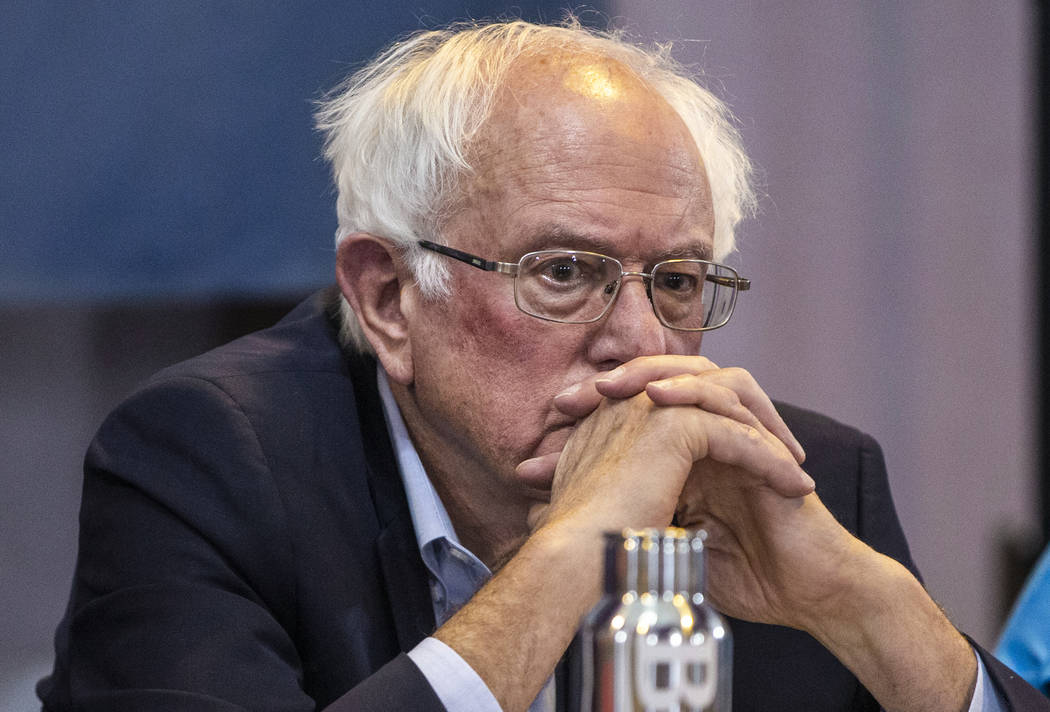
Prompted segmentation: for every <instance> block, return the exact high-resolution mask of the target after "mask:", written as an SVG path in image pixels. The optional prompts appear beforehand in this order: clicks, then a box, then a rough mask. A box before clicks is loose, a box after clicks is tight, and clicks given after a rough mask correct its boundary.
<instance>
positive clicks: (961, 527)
mask: <svg viewBox="0 0 1050 712" xmlns="http://www.w3.org/2000/svg"><path fill="white" fill-rule="evenodd" d="M562 6H563V3H560V2H520V1H519V2H515V3H500V2H481V1H478V2H452V1H448V2H435V1H426V2H424V1H423V0H418V1H416V2H389V1H380V0H374V1H373V0H357V1H356V2H335V1H333V0H318V1H316V2H309V3H296V4H294V5H293V4H290V3H278V2H257V1H252V0H226V1H225V2H205V1H203V0H178V1H177V2H168V3H161V2H140V3H117V2H107V1H104V0H100V1H99V2H89V3H61V2H49V3H48V2H45V3H31V2H17V1H16V2H11V1H10V0H7V1H4V2H0V10H2V15H3V18H4V21H3V23H0V107H2V108H0V487H2V490H0V491H2V492H3V495H2V496H0V708H3V709H12V710H15V709H32V708H33V707H34V704H35V703H34V698H33V697H32V693H31V690H32V684H33V682H34V681H35V679H36V678H38V677H39V676H41V675H43V674H46V672H47V671H48V669H49V666H50V663H51V656H52V651H51V636H52V634H53V631H54V627H55V625H56V624H57V622H58V620H59V618H60V617H61V615H62V612H63V607H64V605H65V599H66V595H67V593H68V588H69V583H70V579H71V574H72V570H73V564H74V560H75V555H76V529H77V522H76V520H77V508H78V502H79V493H80V478H81V474H80V465H81V458H82V457H83V453H84V450H85V448H86V446H87V444H88V442H89V440H90V438H91V435H92V433H93V432H94V430H95V429H96V428H97V427H98V425H99V424H100V422H101V420H102V418H103V417H104V416H105V414H106V413H107V412H108V411H109V410H110V409H111V408H112V407H113V406H114V405H116V404H117V403H118V402H119V401H120V399H121V398H122V396H123V395H125V394H126V393H127V392H128V391H129V390H130V389H131V388H132V387H133V386H134V385H135V384H136V383H137V382H139V381H140V380H142V379H143V378H145V377H147V376H148V375H149V374H150V373H152V372H153V371H155V370H156V369H158V368H160V367H161V366H164V365H167V364H169V363H172V362H174V361H177V360H181V359H183V358H186V357H188V356H191V355H193V354H195V353H199V352H201V351H203V350H205V349H208V348H211V347H212V346H215V345H218V344H219V343H222V342H224V341H226V340H228V339H230V338H232V337H234V336H236V335H238V334H240V333H244V332H247V331H250V330H253V329H256V328H261V327H262V326H265V325H267V324H269V323H271V322H272V321H274V320H275V319H277V318H278V317H279V316H280V315H281V314H283V313H284V312H285V311H287V310H288V309H289V308H291V306H292V305H294V303H295V302H296V301H297V300H299V299H300V298H301V297H303V296H305V295H306V294H309V293H310V292H311V291H313V290H314V289H316V288H318V287H320V286H323V285H325V284H327V283H329V282H330V281H331V279H332V260H333V234H334V230H335V224H336V223H335V214H334V207H333V200H334V197H333V194H332V191H331V189H330V187H329V182H328V174H327V170H326V167H325V166H324V164H323V163H322V161H321V160H320V158H319V155H320V139H319V137H318V135H317V134H316V133H315V132H314V131H313V129H312V122H311V112H312V108H313V102H314V101H315V100H316V99H318V98H319V97H320V96H321V94H322V93H323V92H324V91H325V90H326V89H329V88H331V87H332V86H333V85H334V84H336V83H337V82H338V81H339V80H340V79H341V78H343V77H344V76H345V75H346V74H347V73H348V72H349V71H351V70H352V69H353V68H354V67H356V66H358V65H359V63H360V62H361V61H363V60H364V59H366V58H368V57H369V56H370V55H372V54H373V53H374V52H375V51H376V50H377V49H378V48H379V47H381V46H382V45H384V44H386V43H387V42H389V41H390V40H392V39H393V38H394V37H396V36H397V35H399V34H401V33H403V32H405V31H411V30H415V29H420V28H426V27H433V26H436V25H440V24H442V23H444V22H447V21H449V20H453V19H465V18H471V17H473V18H486V17H494V16H501V15H507V14H513V15H516V16H524V17H526V18H528V19H540V20H544V19H546V20H554V19H558V18H559V17H560V16H561V14H562V9H561V8H562ZM1041 6H1042V3H1038V2H1036V0H1002V1H1001V2H998V3H985V2H956V3H943V2H940V1H935V0H912V2H906V3H905V2H870V1H869V0H843V1H838V2H830V1H816V0H814V1H813V2H805V3H783V2H778V1H776V0H747V1H744V2H741V1H740V0H710V1H707V0H608V1H607V2H599V3H590V4H589V5H587V6H581V5H574V6H573V7H575V8H576V9H577V10H578V11H581V12H582V17H583V19H584V20H585V21H586V22H588V23H592V24H597V25H605V24H606V21H607V19H609V18H612V20H613V23H614V24H615V25H617V26H621V27H626V28H627V29H628V31H629V32H630V34H631V35H633V36H634V37H635V38H636V39H638V40H640V41H642V42H653V41H659V42H673V43H674V54H675V56H676V57H677V58H678V59H679V60H680V61H682V62H683V63H685V64H687V65H690V66H691V67H692V68H693V69H695V70H697V71H702V73H703V75H704V76H705V81H706V82H707V83H708V85H709V86H711V87H712V88H713V89H714V90H715V91H716V93H718V94H719V95H721V96H722V97H723V98H725V99H727V100H728V101H729V102H730V104H731V105H732V107H733V110H734V111H735V113H736V114H737V116H738V118H739V119H740V122H741V130H742V133H743V135H744V139H745V143H746V144H747V146H748V147H749V149H750V151H751V154H752V157H753V158H754V160H755V162H756V164H757V165H758V167H759V169H760V176H759V177H760V188H761V192H762V196H763V198H762V203H761V211H760V214H759V215H758V217H757V218H756V219H754V220H751V221H749V222H747V223H745V224H744V226H743V227H742V229H741V232H740V238H739V252H738V253H737V254H736V255H735V256H734V257H733V258H732V260H731V262H732V263H733V264H734V265H736V266H737V267H739V268H740V269H741V271H742V272H743V273H744V274H745V275H746V276H748V277H750V278H751V279H752V280H753V284H754V287H753V291H751V292H750V293H747V294H744V295H743V297H742V299H741V302H740V304H739V306H738V313H737V314H736V316H735V317H734V320H733V322H732V324H731V325H730V326H729V327H727V328H726V329H723V330H722V331H720V332H715V333H713V334H710V335H709V336H708V337H707V339H706V340H705V344H704V346H705V353H707V355H709V356H711V357H712V358H714V359H715V360H716V361H718V362H719V363H721V364H723V365H730V364H735V365H741V366H744V367H746V368H748V369H750V370H751V371H752V372H753V373H754V374H755V376H756V377H757V378H758V380H759V382H760V383H762V384H763V385H764V386H765V388H766V389H767V391H769V392H770V393H771V394H772V395H773V396H774V397H775V398H778V399H782V400H787V401H791V402H794V403H796V404H798V405H802V406H806V407H810V408H814V409H817V410H821V411H823V412H825V413H827V414H829V415H832V416H833V417H835V418H837V419H839V420H842V421H845V422H848V423H850V424H852V425H855V426H857V427H859V428H861V429H863V430H866V431H867V432H869V433H871V434H872V435H874V436H875V437H876V438H877V439H878V440H879V441H880V442H881V444H882V445H883V448H884V450H885V452H886V459H887V462H888V465H889V468H890V476H891V482H892V485H893V488H894V492H895V496H896V501H897V506H898V510H899V512H900V515H901V519H902V521H903V524H904V528H905V531H906V533H907V534H908V536H909V539H910V541H911V544H912V550H913V554H914V555H915V558H916V561H917V562H918V564H919V566H920V568H921V569H922V571H923V573H924V576H925V580H926V583H927V586H928V588H929V589H930V591H931V593H932V594H933V596H934V597H935V598H936V599H937V600H938V601H939V602H940V603H941V604H942V605H943V606H944V607H945V609H946V610H947V612H948V614H949V615H950V616H951V618H952V619H953V620H954V621H955V622H956V624H957V625H959V626H960V627H961V628H962V629H963V630H965V631H967V632H969V633H970V634H971V635H973V636H974V637H975V638H976V639H977V640H978V642H981V643H983V644H985V645H993V644H994V642H995V638H996V635H997V633H998V630H999V626H1000V625H1001V622H1002V619H1003V617H1004V615H1005V613H1006V611H1007V610H1008V607H1009V605H1010V602H1011V601H1012V597H1013V595H1014V593H1015V592H1016V588H1017V586H1018V585H1019V583H1020V581H1021V579H1022V578H1023V576H1024V574H1025V573H1026V571H1027V567H1028V566H1029V565H1030V562H1031V560H1032V558H1033V557H1034V555H1035V553H1036V552H1038V550H1039V548H1040V547H1041V545H1042V542H1043V541H1044V538H1045V534H1046V526H1045V521H1046V520H1045V517H1046V507H1045V505H1044V501H1045V497H1046V492H1047V491H1048V490H1047V487H1046V486H1045V481H1046V468H1045V466H1044V459H1045V448H1044V445H1043V439H1044V438H1045V434H1046V432H1047V428H1046V420H1045V416H1044V412H1045V410H1046V409H1045V407H1044V403H1045V395H1044V394H1045V392H1046V388H1045V385H1044V383H1043V381H1042V379H1041V377H1040V375H1041V373H1042V372H1043V371H1044V370H1045V369H1044V368H1043V359H1044V356H1043V354H1045V353H1046V349H1045V348H1044V347H1043V344H1044V342H1045V339H1046V333H1047V332H1046V328H1045V325H1044V323H1045V320H1046V317H1045V314H1044V312H1043V311H1042V309H1043V302H1044V301H1045V297H1044V296H1043V295H1044V294H1045V292H1044V291H1043V287H1042V286H1041V285H1042V280H1043V275H1044V273H1045V270H1046V267H1045V265H1044V263H1043V261H1044V260H1045V259H1046V258H1045V257H1044V256H1043V253H1044V252H1045V251H1046V250H1045V249H1041V244H1045V242H1042V241H1041V237H1040V236H1041V234H1043V231H1044V228H1043V219H1042V215H1041V212H1040V210H1041V204H1042V202H1044V201H1043V200H1041V199H1040V198H1041V197H1045V196H1046V188H1045V184H1044V182H1043V181H1044V176H1043V171H1042V165H1043V164H1045V160H1043V159H1042V158H1041V156H1042V155H1043V154H1042V153H1041V150H1042V148H1041V144H1040V139H1039V136H1040V131H1039V130H1038V129H1039V128H1040V127H1041V126H1042V125H1043V122H1044V115H1045V111H1044V110H1043V109H1042V102H1043V101H1044V99H1043V98H1042V97H1041V96H1040V95H1039V93H1038V92H1037V87H1038V86H1039V73H1038V67H1039V66H1040V62H1042V61H1043V59H1042V53H1043V51H1044V50H1043V48H1042V43H1041V37H1042V35H1043V33H1042V32H1041V30H1040V27H1041V24H1040V23H1043V22H1045V18H1044V17H1043V14H1042V10H1041Z"/></svg>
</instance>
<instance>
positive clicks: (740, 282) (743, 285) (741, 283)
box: [705, 274, 751, 292]
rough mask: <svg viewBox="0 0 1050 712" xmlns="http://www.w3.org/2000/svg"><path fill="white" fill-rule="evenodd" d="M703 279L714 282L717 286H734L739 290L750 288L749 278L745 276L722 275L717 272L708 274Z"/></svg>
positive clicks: (743, 290) (744, 290)
mask: <svg viewBox="0 0 1050 712" xmlns="http://www.w3.org/2000/svg"><path fill="white" fill-rule="evenodd" d="M705 279H706V280H707V281H708V282H714V283H715V284H717V285H718V286H719V287H736V288H737V289H738V290H740V291H741V292H746V291H747V290H749V289H751V280H750V279H747V278H745V277H723V276H722V275H718V274H709V275H707V277H705Z"/></svg>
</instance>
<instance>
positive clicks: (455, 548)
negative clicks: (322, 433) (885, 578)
mask: <svg viewBox="0 0 1050 712" xmlns="http://www.w3.org/2000/svg"><path fill="white" fill-rule="evenodd" d="M376 370H377V376H376V379H377V383H378V384H379V395H380V397H381V398H382V401H383V414H384V416H385V417H386V426H387V430H388V432H389V433H390V442H391V443H392V444H393V446H394V454H395V456H396V457H397V464H398V467H399V469H400V471H401V479H402V481H403V482H404V485H405V496H406V497H407V498H408V509H409V512H410V513H411V515H412V525H413V527H414V528H415V530H416V543H417V544H418V546H419V553H420V555H421V556H422V558H423V563H424V565H426V567H427V570H428V571H429V572H430V597H431V601H432V602H433V605H434V620H435V621H436V622H437V625H438V626H439V627H440V626H441V625H442V624H443V623H444V622H445V621H447V620H448V619H449V618H451V617H452V615H453V614H454V613H455V612H456V611H458V610H459V609H460V608H461V607H462V606H463V605H464V604H465V603H466V602H467V601H469V600H470V599H471V597H472V596H473V595H474V594H475V593H477V592H478V591H479V590H480V589H481V587H482V586H483V585H484V584H485V582H486V581H488V580H489V578H491V577H492V572H491V571H489V569H488V567H487V566H485V564H483V563H482V562H481V560H480V559H479V558H478V557H476V556H475V555H474V554H473V553H471V552H470V551H468V550H467V549H466V548H465V547H464V546H463V545H462V544H460V543H459V538H458V537H457V536H456V530H455V528H454V527H453V526H452V520H451V519H449V516H448V511H447V510H446V509H445V505H444V504H442V502H441V498H440V497H438V494H437V491H436V490H435V489H434V485H433V484H432V483H431V482H430V478H429V477H427V473H426V471H425V470H424V469H423V463H422V462H421V461H420V459H419V453H417V452H416V448H415V447H414V446H413V445H412V440H411V438H409V436H408V430H407V428H405V423H404V420H403V419H402V418H401V410H400V409H399V408H398V407H397V402H396V401H395V400H394V395H393V393H391V391H390V384H389V383H388V382H387V379H386V372H385V371H383V368H382V367H381V366H380V367H377V369H376ZM974 654H975V655H976V651H975V653H974ZM408 656H409V657H410V658H411V659H412V662H414V663H415V664H416V666H417V667H418V668H419V669H420V671H421V672H422V673H423V675H424V676H425V677H426V678H427V682H429V683H430V686H431V687H433V688H434V692H435V693H436V694H437V696H438V699H440V700H441V703H442V704H443V705H445V708H446V709H448V710H450V711H454V712H501V709H500V706H499V702H498V701H497V700H496V698H495V696H494V695H493V694H492V692H491V691H490V690H489V689H488V687H487V686H486V685H485V682H484V681H483V680H482V679H481V677H480V676H479V675H478V674H477V673H476V672H474V669H473V668H472V667H470V665H469V664H468V663H467V662H466V661H465V660H464V659H463V658H461V657H460V656H459V654H458V653H457V652H456V651H455V650H453V649H452V648H450V647H448V646H447V645H445V644H444V643H442V642H441V641H440V640H438V639H437V638H426V639H424V640H423V641H422V642H420V643H419V645H417V646H416V647H414V648H412V650H410V651H408ZM977 666H978V674H977V687H976V689H975V690H974V694H973V699H972V700H971V701H970V707H969V710H968V712H1002V710H1003V707H1002V705H1001V703H1000V701H999V699H998V695H997V694H996V693H995V691H994V690H995V688H994V687H993V686H992V684H991V683H990V682H989V680H988V673H987V671H986V670H985V669H984V663H982V662H981V658H980V656H977ZM989 690H990V691H991V693H990V694H989V693H988V692H986V691H989ZM529 712H555V690H554V678H553V677H552V678H551V679H550V680H548V681H547V685H546V686H545V687H544V689H543V691H542V692H541V693H540V696H539V697H537V698H536V701H535V702H533V703H532V705H531V706H530V707H529Z"/></svg>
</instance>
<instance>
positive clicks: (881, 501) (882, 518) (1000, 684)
mask: <svg viewBox="0 0 1050 712" xmlns="http://www.w3.org/2000/svg"><path fill="white" fill-rule="evenodd" d="M860 473H861V479H860V483H861V490H862V496H861V498H860V503H861V506H860V513H859V517H858V520H859V530H860V534H861V538H862V539H864V540H865V541H867V542H868V543H869V544H871V545H872V546H873V547H874V548H875V549H877V550H879V551H881V552H883V553H885V554H888V555H889V556H892V557H893V558H895V559H897V560H898V561H900V562H902V563H904V564H905V565H906V566H907V567H908V568H909V569H911V570H912V571H913V572H915V574H916V575H917V576H918V570H917V568H916V566H915V563H914V562H913V561H912V558H911V553H910V552H909V551H908V547H907V543H906V541H905V538H904V533H903V531H902V530H901V526H900V522H899V520H898V519H897V515H896V511H895V509H894V507H893V499H892V497H891V495H890V490H889V481H888V478H887V476H886V465H885V462H884V460H883V456H882V450H881V448H880V447H879V445H878V443H876V442H875V440H874V439H872V438H871V437H869V436H867V435H864V436H863V441H862V444H861V449H860ZM967 640H969V641H970V644H971V645H973V646H974V649H975V650H976V651H977V654H978V655H980V656H981V660H982V662H984V665H985V669H986V670H987V671H988V676H989V678H990V679H991V681H992V684H993V685H994V686H995V688H996V690H997V691H998V693H999V694H1000V696H1001V699H1002V700H1003V701H1004V702H1005V703H1006V705H1007V709H1008V710H1011V711H1013V712H1028V711H1029V710H1031V711H1032V712H1036V711H1037V710H1045V711H1046V712H1050V699H1047V698H1046V697H1044V696H1043V695H1042V694H1040V693H1039V692H1038V691H1037V690H1035V689H1034V688H1033V687H1032V686H1031V685H1029V684H1028V683H1027V682H1025V681H1024V680H1023V679H1022V678H1021V677H1020V676H1019V675H1017V673H1015V672H1014V671H1013V670H1011V669H1010V668H1008V667H1007V666H1005V665H1004V664H1003V663H1001V662H1000V661H999V660H998V659H997V658H995V656H993V655H992V654H991V653H989V652H988V651H987V650H985V649H984V648H982V647H981V646H979V645H977V643H975V642H974V641H973V640H972V639H970V638H969V637H968V636H967ZM990 693H991V691H990V690H988V691H986V694H990Z"/></svg>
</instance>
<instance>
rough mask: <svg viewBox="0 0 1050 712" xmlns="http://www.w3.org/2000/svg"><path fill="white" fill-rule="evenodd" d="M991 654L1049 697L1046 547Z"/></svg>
mask: <svg viewBox="0 0 1050 712" xmlns="http://www.w3.org/2000/svg"><path fill="white" fill-rule="evenodd" d="M995 655H996V657H998V658H999V659H1000V660H1002V661H1003V662H1004V663H1006V664H1007V665H1009V666H1010V667H1011V668H1013V669H1014V670H1016V671H1017V674H1019V675H1020V676H1021V677H1023V678H1024V679H1025V680H1027V681H1028V682H1029V683H1031V685H1032V686H1033V687H1035V688H1036V689H1037V690H1039V691H1040V692H1042V693H1043V694H1044V695H1045V694H1050V547H1048V548H1047V549H1045V550H1044V551H1043V555H1042V556H1041V557H1039V562H1038V563H1037V564H1036V567H1035V570H1034V571H1033V572H1032V574H1031V575H1030V576H1029V577H1028V581H1027V582H1026V583H1025V586H1024V589H1022V590H1021V595H1020V596H1018V597H1017V603H1015V604H1014V609H1013V611H1012V612H1011V613H1010V617H1009V619H1007V621H1006V627H1005V628H1004V629H1003V635H1002V637H1001V638H1000V639H999V646H998V647H997V648H996V650H995Z"/></svg>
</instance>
